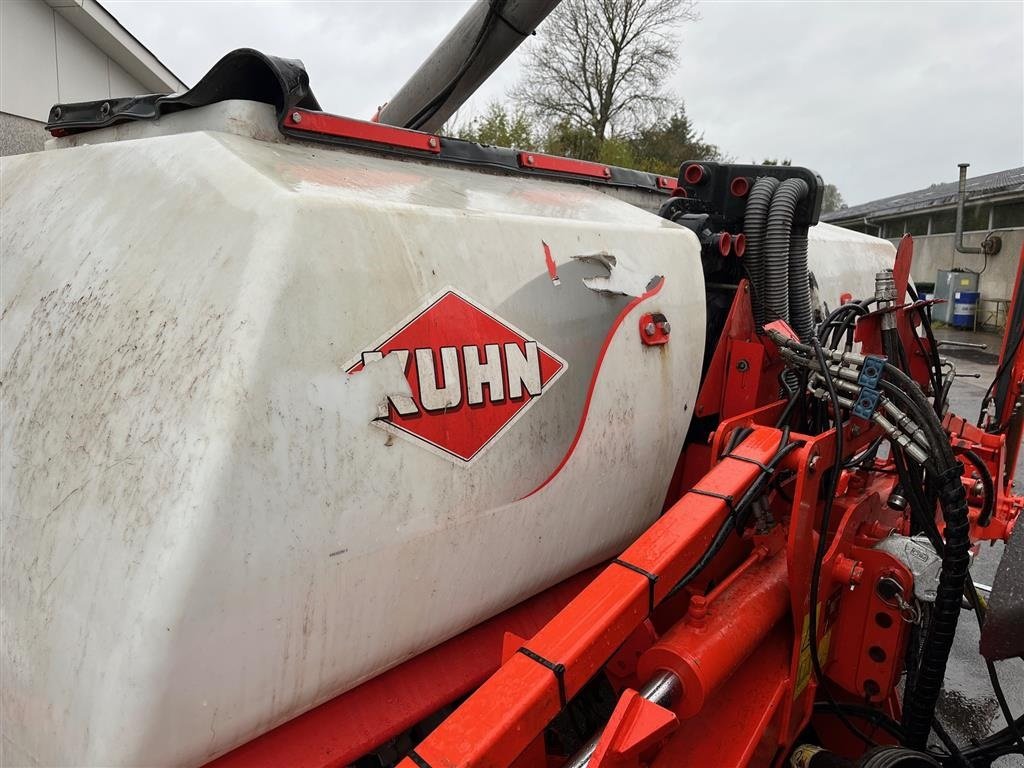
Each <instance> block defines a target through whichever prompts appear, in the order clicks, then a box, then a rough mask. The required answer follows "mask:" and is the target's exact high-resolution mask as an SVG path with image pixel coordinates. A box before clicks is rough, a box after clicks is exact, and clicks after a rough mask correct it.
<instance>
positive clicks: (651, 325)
mask: <svg viewBox="0 0 1024 768" xmlns="http://www.w3.org/2000/svg"><path fill="white" fill-rule="evenodd" d="M656 330H657V329H656V328H655V327H654V323H651V322H649V323H647V325H645V326H644V333H645V334H647V335H648V336H653V335H654V332H655V331H656Z"/></svg>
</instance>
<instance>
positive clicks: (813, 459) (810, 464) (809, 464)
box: [807, 454, 821, 472]
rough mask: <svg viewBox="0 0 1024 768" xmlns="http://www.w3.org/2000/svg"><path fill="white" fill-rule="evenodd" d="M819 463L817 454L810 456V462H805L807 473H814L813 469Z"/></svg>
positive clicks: (819, 459) (819, 458)
mask: <svg viewBox="0 0 1024 768" xmlns="http://www.w3.org/2000/svg"><path fill="white" fill-rule="evenodd" d="M819 461H821V456H819V455H818V454H814V455H813V456H811V458H810V460H809V461H808V462H807V469H808V471H810V472H814V471H815V468H816V467H817V466H818V462H819Z"/></svg>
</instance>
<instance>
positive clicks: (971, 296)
mask: <svg viewBox="0 0 1024 768" xmlns="http://www.w3.org/2000/svg"><path fill="white" fill-rule="evenodd" d="M980 298H981V294H980V293H979V292H978V291H957V292H956V293H955V294H953V327H954V328H972V329H973V328H974V318H975V316H976V315H977V314H978V300H979V299H980Z"/></svg>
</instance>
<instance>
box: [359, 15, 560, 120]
mask: <svg viewBox="0 0 1024 768" xmlns="http://www.w3.org/2000/svg"><path fill="white" fill-rule="evenodd" d="M559 2H561V0H477V2H476V3H474V4H473V5H472V6H471V7H470V9H469V10H468V11H466V14H465V15H464V16H463V17H462V19H461V20H460V21H459V23H458V24H456V25H455V26H454V27H453V28H452V31H451V32H449V33H448V35H447V36H446V37H445V38H444V40H442V41H441V43H440V44H439V45H438V46H437V48H435V49H434V50H433V52H432V53H431V54H430V55H429V56H428V57H427V58H426V60H425V61H424V62H423V63H422V64H421V65H420V66H419V69H417V70H416V71H415V72H414V73H413V75H412V77H410V78H409V80H408V81H406V83H405V85H403V86H402V87H401V88H400V89H399V91H398V93H396V94H395V95H394V97H392V99H391V100H390V101H389V102H388V103H387V104H385V105H384V106H383V107H382V108H381V110H380V113H379V115H378V118H377V119H378V121H379V122H381V123H387V124H388V125H397V126H399V127H402V128H415V129H416V130H420V131H427V132H430V133H433V132H434V131H437V130H438V129H439V128H440V127H441V126H442V125H444V123H445V121H446V120H448V118H450V117H451V116H452V115H453V114H455V112H456V110H458V108H459V107H461V106H462V105H463V104H464V103H465V101H466V100H467V99H468V98H469V97H470V96H472V95H473V93H474V92H476V89H477V88H479V87H480V86H481V85H482V84H483V82H484V80H486V79H487V78H488V77H490V76H491V74H492V73H493V72H494V70H496V69H497V68H498V67H499V66H500V65H501V63H502V62H503V61H505V59H507V58H508V57H509V55H511V53H512V52H513V51H514V50H515V49H516V48H518V47H519V46H520V45H521V44H522V42H523V41H524V40H525V39H526V38H527V37H529V36H530V35H532V34H533V31H534V30H535V29H536V28H537V26H538V25H539V24H540V23H541V22H542V21H543V20H544V19H545V18H546V17H547V15H548V14H549V13H551V11H552V10H554V8H555V6H557V5H558V4H559Z"/></svg>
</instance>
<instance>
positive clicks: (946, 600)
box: [779, 338, 970, 748]
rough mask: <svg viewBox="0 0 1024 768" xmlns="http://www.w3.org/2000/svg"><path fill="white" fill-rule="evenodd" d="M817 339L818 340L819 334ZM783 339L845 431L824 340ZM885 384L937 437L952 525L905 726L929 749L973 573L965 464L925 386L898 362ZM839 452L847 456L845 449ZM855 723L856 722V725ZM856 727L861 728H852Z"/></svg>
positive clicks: (936, 466)
mask: <svg viewBox="0 0 1024 768" xmlns="http://www.w3.org/2000/svg"><path fill="white" fill-rule="evenodd" d="M815 342H817V339H816V338H815ZM779 343H780V344H781V345H782V346H786V347H788V348H790V349H795V350H797V351H801V352H803V353H804V354H807V353H810V352H813V354H814V356H815V357H816V358H817V364H818V367H819V369H820V370H821V372H822V374H823V379H824V381H825V383H826V386H827V388H828V390H829V397H830V399H831V401H832V405H833V411H834V412H835V414H836V421H837V429H841V426H842V417H841V410H840V406H839V398H838V395H837V394H836V392H835V387H834V386H833V384H832V374H831V371H830V370H829V367H828V362H827V361H826V359H825V355H824V351H823V350H822V348H821V345H820V343H815V345H814V347H810V346H808V345H805V344H799V343H797V342H793V341H791V340H779ZM808 363H809V361H808ZM881 383H882V386H883V388H884V389H886V391H887V392H894V393H897V392H898V394H894V396H895V397H898V398H899V399H901V400H903V401H905V402H908V403H910V406H911V407H910V409H909V410H910V414H911V415H912V416H916V417H917V418H916V421H917V423H918V424H919V426H921V427H923V428H924V429H925V430H926V432H927V433H929V434H930V435H931V438H930V441H929V444H930V447H931V453H932V456H931V458H930V459H929V460H928V461H927V462H926V464H927V465H929V472H930V473H931V478H932V479H931V480H929V483H934V484H935V485H934V487H935V493H936V496H937V498H938V499H939V501H940V502H941V508H942V511H943V517H944V519H945V524H946V545H945V548H944V551H943V561H942V571H941V572H940V577H939V587H938V590H937V594H936V599H935V607H934V608H933V618H932V621H931V622H930V623H929V626H928V630H927V633H926V636H925V642H924V648H923V652H922V656H921V658H922V660H921V665H920V668H919V670H918V674H917V681H916V683H917V685H916V690H915V692H914V695H913V696H908V697H907V698H906V699H905V705H906V706H905V709H904V728H905V729H906V731H907V739H908V742H909V746H911V747H915V748H923V747H924V745H925V744H926V743H927V737H928V734H929V732H930V730H931V723H932V720H933V719H934V714H935V704H936V702H937V700H938V693H939V690H940V688H941V685H942V680H943V677H944V674H945V667H946V662H947V661H948V658H949V651H950V649H951V646H952V637H953V634H954V632H955V629H956V622H957V620H958V619H959V613H960V601H961V597H960V595H961V593H962V591H963V579H964V577H965V575H966V572H967V563H968V548H969V545H970V539H969V535H968V534H969V523H968V519H967V506H966V497H965V496H964V491H963V485H962V483H961V482H960V474H961V472H962V467H961V466H960V465H959V464H958V463H957V462H956V460H955V458H954V457H953V453H952V450H951V448H950V446H949V442H948V439H947V438H946V436H945V433H944V432H943V430H942V426H941V424H939V423H938V418H937V416H936V414H935V411H934V410H933V407H932V405H931V404H930V403H929V402H928V400H927V399H926V398H925V396H924V393H923V392H922V391H921V389H920V387H918V386H917V384H916V383H915V382H914V381H913V380H912V379H911V378H910V377H909V376H907V375H906V374H905V373H903V372H902V371H900V370H899V369H898V368H897V367H896V366H895V365H893V364H892V363H886V364H885V366H884V371H883V379H882V382H881ZM837 434H838V433H837ZM838 449H839V446H837V451H838ZM838 455H840V456H841V453H839V454H838ZM829 502H830V499H826V501H825V510H824V512H825V513H829V512H830V511H831V504H830V503H829ZM821 530H822V535H823V536H827V532H828V525H827V520H826V519H825V515H824V514H823V520H822V525H821ZM818 550H819V554H818V556H817V557H816V558H815V568H814V574H813V576H812V585H811V586H812V590H813V594H812V603H811V606H810V610H811V612H812V616H811V618H812V621H811V622H810V624H811V628H812V629H811V638H812V639H813V642H814V645H815V647H814V648H813V649H812V655H811V661H812V666H813V667H814V671H815V674H817V675H819V677H820V672H821V668H820V662H819V660H818V658H817V647H816V645H817V636H816V620H817V604H816V598H817V589H818V584H817V580H818V579H819V578H820V572H821V561H822V560H823V558H824V544H823V542H822V541H821V540H820V539H819V547H818ZM954 590H955V594H954ZM954 598H955V601H954ZM823 688H824V686H823ZM825 692H826V693H827V689H825ZM850 725H851V726H852V724H850ZM851 730H855V729H854V728H851ZM855 732H856V731H855Z"/></svg>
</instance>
